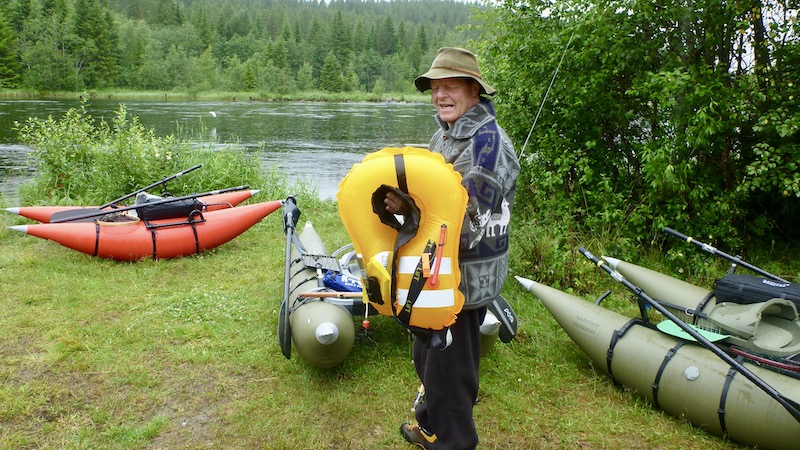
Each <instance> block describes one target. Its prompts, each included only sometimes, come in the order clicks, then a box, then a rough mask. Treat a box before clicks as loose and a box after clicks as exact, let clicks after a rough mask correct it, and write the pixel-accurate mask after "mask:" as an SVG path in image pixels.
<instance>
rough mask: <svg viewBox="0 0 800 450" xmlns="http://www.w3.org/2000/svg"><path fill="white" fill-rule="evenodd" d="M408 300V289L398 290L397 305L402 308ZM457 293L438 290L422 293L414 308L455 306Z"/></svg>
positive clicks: (451, 290) (450, 290)
mask: <svg viewBox="0 0 800 450" xmlns="http://www.w3.org/2000/svg"><path fill="white" fill-rule="evenodd" d="M406 298H408V289H398V290H397V303H398V304H399V305H400V306H403V305H405V304H406ZM455 302H456V300H455V292H453V289H436V290H431V291H422V292H420V293H419V297H417V301H416V302H414V308H446V307H448V306H453V305H454V304H455Z"/></svg>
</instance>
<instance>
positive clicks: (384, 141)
mask: <svg viewBox="0 0 800 450" xmlns="http://www.w3.org/2000/svg"><path fill="white" fill-rule="evenodd" d="M120 103H124V104H125V106H126V109H127V111H128V114H129V115H130V116H136V117H138V119H139V121H140V122H141V123H142V124H143V125H144V126H146V127H148V128H152V129H153V130H154V132H155V134H156V135H157V136H167V135H177V136H181V137H185V138H186V139H189V140H191V141H194V142H197V143H213V145H214V146H216V147H220V148H221V147H230V146H234V147H236V148H243V149H247V150H249V151H256V152H258V156H259V158H260V160H261V161H262V162H263V164H264V166H265V167H266V168H270V169H274V170H278V171H280V172H284V173H286V174H287V176H288V178H289V180H290V181H292V182H304V183H306V184H308V185H310V186H312V187H314V188H315V189H316V190H317V192H318V194H319V197H320V198H322V199H330V198H335V196H336V189H337V186H338V184H339V181H341V179H342V178H343V177H344V176H345V175H346V174H347V172H348V171H349V170H350V167H352V166H353V164H355V163H357V162H359V161H361V159H362V158H363V157H364V155H366V154H367V153H369V152H372V151H376V150H379V149H381V148H383V147H389V146H403V145H422V146H425V145H427V143H428V140H429V139H430V136H431V135H432V134H433V132H434V131H435V122H434V121H433V119H432V115H433V108H432V107H431V106H430V105H429V104H426V103H425V104H423V103H397V102H389V103H325V102H250V101H238V102H237V101H226V102H202V101H153V100H132V101H129V100H124V101H123V100H108V99H92V100H90V101H88V102H87V103H86V108H87V111H88V112H89V114H91V115H92V116H93V117H94V118H96V119H110V118H112V117H113V115H114V112H115V111H117V110H118V109H119V104H120ZM79 106H80V100H79V99H73V100H64V99H59V100H27V99H26V100H16V99H13V100H0V198H5V200H6V201H7V202H8V203H9V204H13V203H14V202H15V201H16V200H17V199H18V192H17V191H18V187H19V185H20V184H21V183H24V182H25V181H26V180H29V179H30V178H31V177H33V176H34V175H35V172H34V168H33V166H32V164H31V162H30V160H29V159H30V158H29V156H28V155H29V151H30V149H29V148H27V147H26V146H24V145H23V144H22V143H21V142H20V141H19V138H18V135H17V133H16V131H14V129H13V128H14V125H13V124H14V122H24V121H25V120H26V119H27V118H28V117H39V118H46V117H48V116H52V117H54V118H58V117H61V116H62V115H63V114H64V113H65V112H66V111H67V110H68V109H69V108H76V107H79ZM157 178H158V176H154V180H153V181H156V179H157Z"/></svg>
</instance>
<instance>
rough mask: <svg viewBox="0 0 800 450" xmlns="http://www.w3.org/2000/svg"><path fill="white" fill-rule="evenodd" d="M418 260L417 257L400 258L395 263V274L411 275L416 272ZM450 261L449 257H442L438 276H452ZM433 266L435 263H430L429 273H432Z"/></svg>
mask: <svg viewBox="0 0 800 450" xmlns="http://www.w3.org/2000/svg"><path fill="white" fill-rule="evenodd" d="M419 260H420V257H419V256H401V257H400V261H398V262H397V273H403V274H409V275H413V274H414V271H416V270H417V264H419ZM451 261H452V258H450V257H449V256H443V257H442V264H441V265H440V266H439V275H452V274H453V267H452V263H451ZM435 265H436V263H435V261H431V271H433V266H435Z"/></svg>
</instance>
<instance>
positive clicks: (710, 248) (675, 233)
mask: <svg viewBox="0 0 800 450" xmlns="http://www.w3.org/2000/svg"><path fill="white" fill-rule="evenodd" d="M664 232H665V233H667V234H671V235H673V236H675V237H676V238H678V239H680V240H682V241H686V242H688V243H690V244H694V245H696V246H698V247H700V248H701V249H703V250H705V251H707V252H708V253H711V254H712V255H716V256H720V257H722V258H725V259H727V260H728V261H730V262H732V263H734V264H736V265H739V266H743V267H745V268H747V269H750V270H752V271H753V272H755V273H758V274H761V275H763V276H765V277H767V278H771V279H773V280H775V281H780V282H781V283H789V281H787V280H784V279H783V278H781V277H779V276H777V275H773V274H771V273H769V272H767V271H766V270H764V269H762V268H760V267H757V266H754V265H752V264H750V263H747V262H745V261H742V260H741V259H739V258H737V257H735V256H731V255H729V254H727V253H725V252H723V251H720V250H717V249H716V248H715V247H713V246H712V245H710V244H705V243H703V242H700V241H698V240H697V239H695V238H693V237H690V236H687V235H685V234H683V233H680V232H678V231H675V230H673V229H672V228H670V227H664Z"/></svg>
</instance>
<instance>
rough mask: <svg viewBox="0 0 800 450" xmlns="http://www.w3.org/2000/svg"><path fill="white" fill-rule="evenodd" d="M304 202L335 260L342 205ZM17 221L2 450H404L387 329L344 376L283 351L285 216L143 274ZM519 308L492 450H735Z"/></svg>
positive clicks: (494, 388) (410, 390)
mask: <svg viewBox="0 0 800 450" xmlns="http://www.w3.org/2000/svg"><path fill="white" fill-rule="evenodd" d="M259 200H262V201H263V200H267V199H259ZM299 205H300V208H301V210H302V216H301V219H300V223H301V224H302V223H304V222H305V221H306V220H311V221H313V223H314V225H315V227H316V228H317V230H318V232H319V233H320V235H321V236H322V237H323V239H324V240H325V242H326V244H327V245H328V247H329V249H330V250H333V249H336V248H338V247H339V246H341V245H344V244H346V243H347V242H348V238H347V235H346V233H345V231H344V229H343V227H342V226H341V222H340V220H339V218H338V215H337V211H336V206H335V204H334V203H331V202H319V201H312V200H309V199H302V198H301V199H300V201H299ZM21 223H26V222H25V221H24V220H22V219H20V218H18V217H17V216H13V215H11V214H7V213H5V212H3V213H1V214H0V225H2V227H1V228H0V273H2V277H0V309H2V311H4V313H3V314H2V315H0V346H2V348H3V351H2V352H1V353H0V448H3V449H15V448H66V449H70V448H206V447H212V448H275V449H286V448H296V449H311V448H314V449H406V448H409V446H408V445H406V444H405V443H404V441H403V440H402V438H401V437H400V435H399V434H398V431H397V429H398V426H399V425H400V423H401V422H404V421H409V420H412V419H413V417H412V414H411V411H410V407H411V402H412V400H413V398H414V394H415V390H416V386H417V381H416V377H415V374H414V370H413V366H412V363H411V356H410V340H409V338H408V336H407V335H406V334H405V332H403V331H402V330H401V329H400V328H399V327H398V326H397V325H396V324H395V323H393V321H392V320H391V319H388V318H383V317H378V318H373V319H372V329H373V330H374V331H373V334H372V336H371V337H372V339H373V340H374V343H373V342H370V341H368V340H366V339H363V338H361V339H357V342H356V345H355V347H354V349H353V351H352V353H351V354H350V356H349V357H348V359H347V360H346V361H345V363H344V364H343V365H342V366H341V367H338V368H335V369H333V370H329V371H320V370H315V369H312V368H310V367H308V366H307V365H305V364H304V363H302V361H300V360H299V359H298V358H297V357H296V356H295V357H293V358H292V359H291V360H286V359H285V358H284V357H283V356H282V355H281V352H280V349H279V346H278V342H277V337H276V333H277V316H278V306H279V302H280V299H281V297H282V292H283V270H284V245H285V240H284V236H283V232H282V223H281V216H280V214H279V213H274V214H272V215H270V216H269V217H267V218H266V219H265V220H264V221H262V222H261V223H260V224H258V225H256V226H255V227H253V228H252V229H250V230H249V231H248V232H246V233H245V234H243V235H242V236H240V237H238V238H237V239H235V240H233V241H232V242H230V243H228V244H225V245H223V246H221V247H219V248H217V249H215V250H213V251H211V252H208V253H205V254H203V255H201V256H197V257H188V258H182V259H175V260H163V261H141V262H137V263H117V262H112V261H107V260H102V259H96V258H92V257H89V256H86V255H83V254H79V253H77V252H74V251H72V250H68V249H66V248H63V247H60V246H59V245H57V244H54V243H52V242H48V241H44V240H41V239H37V238H34V237H30V236H25V235H21V234H19V233H16V232H13V231H11V230H8V229H7V228H6V227H7V226H9V225H13V224H21ZM517 229H518V230H521V229H523V227H521V226H518V227H517ZM525 240H526V238H525V237H524V236H517V239H515V242H516V243H515V244H514V245H515V247H514V249H513V251H514V254H515V258H519V255H520V252H521V249H520V243H521V241H525ZM514 265H515V266H517V267H520V264H519V261H517V262H515V263H514ZM587 265H588V263H587ZM517 270H518V269H517ZM589 272H591V270H589ZM521 275H525V276H528V277H531V278H536V277H537V273H523V274H521ZM588 276H589V277H590V280H589V283H588V284H589V285H593V286H595V289H597V293H600V292H602V290H604V289H603V287H604V286H605V285H606V284H608V283H607V281H606V280H605V279H604V278H603V277H602V276H601V275H595V274H591V273H590V274H589V275H588ZM614 290H615V292H616V293H618V294H619V293H620V291H619V289H618V288H614ZM506 296H507V298H508V299H509V301H510V302H511V303H512V305H513V306H514V308H515V309H516V310H517V313H518V315H519V316H520V318H521V325H520V332H519V335H518V337H517V338H516V339H515V340H514V341H513V342H512V343H511V344H498V345H497V346H495V347H494V348H493V350H492V351H491V352H490V353H489V354H488V355H487V356H486V357H485V358H484V360H483V365H482V384H481V389H480V401H479V403H478V405H477V406H476V408H475V418H476V422H477V426H478V431H479V433H480V436H481V443H482V444H481V448H487V449H527V448H674V449H678V448H704V449H727V448H740V447H738V446H736V445H734V444H731V443H729V442H727V441H725V440H722V439H719V438H716V437H713V436H710V435H708V434H706V433H705V432H703V431H701V430H698V429H696V428H693V427H692V426H690V425H688V424H687V423H684V422H682V421H680V420H678V419H675V418H672V417H669V416H667V415H666V414H663V413H661V412H659V411H657V410H654V409H653V408H652V407H650V406H649V405H647V404H646V403H645V402H644V401H642V400H640V399H638V398H636V397H634V396H633V395H631V394H630V393H628V392H626V391H625V390H624V389H622V388H619V387H617V386H614V385H613V384H612V383H611V381H610V380H609V379H608V378H607V377H606V376H605V375H604V374H603V373H602V371H601V370H599V369H597V368H594V367H593V366H592V364H591V363H590V362H589V360H588V359H587V358H586V357H585V356H584V355H583V354H582V353H580V351H579V350H578V349H577V348H576V347H575V346H574V345H573V344H572V343H571V341H569V339H568V338H567V336H566V335H565V334H564V333H563V332H562V331H561V329H560V328H559V327H558V326H557V324H556V323H555V321H554V320H553V319H552V318H551V317H550V315H549V314H548V313H547V312H546V311H545V310H544V308H543V307H542V306H541V304H539V303H538V302H537V301H535V299H534V298H533V297H532V296H530V295H529V294H528V293H526V292H523V291H522V290H521V289H520V288H519V287H518V286H517V285H516V283H514V282H509V283H508V284H507V286H506ZM619 297H620V298H625V296H624V295H619ZM615 303H616V304H617V305H619V307H624V306H623V305H624V304H625V301H624V300H620V301H617V302H615ZM627 308H629V309H630V307H627ZM630 312H631V313H632V312H633V310H632V309H630ZM358 323H360V320H358Z"/></svg>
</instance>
